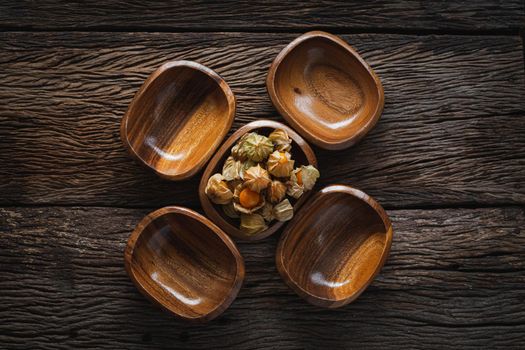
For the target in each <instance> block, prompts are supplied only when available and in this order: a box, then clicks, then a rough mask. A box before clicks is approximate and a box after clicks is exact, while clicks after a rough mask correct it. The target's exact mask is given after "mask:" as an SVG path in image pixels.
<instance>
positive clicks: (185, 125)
mask: <svg viewBox="0 0 525 350" xmlns="http://www.w3.org/2000/svg"><path fill="white" fill-rule="evenodd" d="M231 108H232V107H231V105H230V104H229V99H228V97H227V96H226V93H225V91H224V90H223V88H222V87H221V85H220V84H219V82H217V81H216V80H215V79H214V78H212V77H211V76H209V75H208V74H207V73H205V72H203V71H201V70H199V69H195V68H193V67H189V66H184V65H182V66H173V67H170V68H167V69H165V70H162V71H161V72H160V73H159V75H158V76H156V77H155V78H154V79H153V80H152V81H151V82H149V84H147V85H146V86H145V87H144V90H143V91H141V92H140V93H139V94H138V95H137V97H136V100H135V101H133V104H132V106H131V107H130V110H129V111H128V118H127V125H126V129H125V136H126V139H127V141H128V143H129V145H130V147H131V148H132V150H133V152H134V153H135V154H136V155H137V157H138V158H140V159H141V160H142V161H143V162H145V163H146V164H147V165H148V166H149V167H151V168H153V169H155V170H156V171H157V172H159V173H160V174H163V175H166V176H173V175H177V174H186V173H191V172H192V170H193V169H194V168H195V167H196V165H197V164H203V163H204V162H205V161H206V160H207V158H208V157H209V156H210V155H211V152H213V150H214V149H215V148H216V147H217V146H218V144H219V143H220V141H221V140H222V138H223V137H224V135H225V134H226V132H227V130H228V129H229V127H230V125H231V122H232V119H233V117H232V110H231ZM197 170H198V169H197Z"/></svg>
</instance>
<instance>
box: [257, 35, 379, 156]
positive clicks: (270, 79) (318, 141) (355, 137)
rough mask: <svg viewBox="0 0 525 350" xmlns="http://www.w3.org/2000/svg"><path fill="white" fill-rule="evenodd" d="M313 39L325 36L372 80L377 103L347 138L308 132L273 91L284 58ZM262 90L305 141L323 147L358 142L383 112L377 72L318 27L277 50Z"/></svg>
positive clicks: (330, 147) (347, 45)
mask: <svg viewBox="0 0 525 350" xmlns="http://www.w3.org/2000/svg"><path fill="white" fill-rule="evenodd" d="M315 38H323V39H327V40H329V41H331V42H332V43H334V44H336V45H338V46H340V47H342V48H343V49H344V50H346V51H347V52H348V53H349V54H350V55H352V56H353V57H354V58H356V59H357V61H358V62H359V63H360V64H361V65H362V66H363V68H365V70H366V71H367V72H368V74H369V75H370V76H371V78H372V79H373V80H374V82H375V86H376V88H377V93H378V103H377V105H376V109H375V111H374V113H373V114H372V115H371V116H369V117H368V121H367V122H366V123H365V125H364V126H363V127H361V129H359V130H358V131H357V132H355V133H353V134H351V135H349V136H347V137H343V138H340V139H338V140H327V139H323V138H320V137H318V136H317V135H313V134H311V133H310V131H308V130H307V129H306V128H304V127H303V126H302V125H301V120H300V119H301V117H296V116H294V115H292V113H289V112H288V110H287V108H286V107H285V106H284V104H283V103H282V102H281V98H280V97H279V94H278V93H277V89H276V87H275V75H276V73H277V69H278V68H279V66H280V65H281V63H282V61H283V60H284V58H285V57H286V56H287V55H288V54H289V53H290V52H292V51H293V50H294V49H295V48H296V47H298V46H299V45H301V44H302V43H304V42H306V41H308V40H311V39H315ZM266 89H267V91H268V94H269V95H270V99H271V100H272V103H273V105H274V106H275V108H276V109H277V110H278V111H279V113H280V114H281V115H282V116H283V117H284V119H286V121H287V122H288V123H289V124H290V125H291V126H292V127H293V128H294V129H295V130H297V131H298V132H299V133H300V134H301V135H303V136H304V137H305V138H306V139H307V140H308V141H310V142H312V143H313V144H315V145H317V146H319V147H321V148H324V149H327V150H342V149H346V148H348V147H350V146H353V145H354V144H356V143H357V142H359V141H360V140H361V139H362V138H363V137H364V136H365V135H366V134H367V133H368V132H369V131H370V130H372V128H373V127H374V126H375V125H376V124H377V122H378V121H379V118H380V117H381V114H382V113H383V109H384V105H385V93H384V90H383V85H382V83H381V80H380V79H379V77H378V76H377V74H376V73H375V72H374V70H373V69H372V68H371V67H370V65H368V63H366V61H365V60H364V59H363V58H362V57H361V56H360V55H359V54H358V53H357V51H356V50H355V49H354V48H353V47H352V46H350V45H349V44H348V43H347V42H346V41H344V40H343V39H341V38H340V37H338V36H336V35H333V34H330V33H327V32H323V31H318V30H315V31H310V32H307V33H305V34H302V35H301V36H299V37H297V38H296V39H294V40H293V41H292V42H290V43H289V44H288V45H286V47H284V48H283V49H282V50H281V52H279V54H278V55H277V57H275V59H274V60H273V62H272V64H271V66H270V69H269V71H268V75H267V76H266Z"/></svg>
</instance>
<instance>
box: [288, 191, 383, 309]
mask: <svg viewBox="0 0 525 350" xmlns="http://www.w3.org/2000/svg"><path fill="white" fill-rule="evenodd" d="M386 242H387V228H386V227H385V224H384V222H383V219H382V218H381V216H380V215H379V214H378V213H377V212H376V210H375V209H374V208H372V207H371V206H370V205H369V204H368V203H366V202H365V201H363V200H362V199H360V198H358V197H355V196H352V195H349V194H348V193H341V192H329V193H325V194H323V193H320V194H319V193H318V194H317V195H316V196H315V197H314V198H313V200H312V201H311V202H310V203H308V206H307V207H304V208H302V209H301V211H300V213H299V215H298V216H297V217H296V218H294V220H293V221H292V223H291V224H290V226H289V227H288V228H287V232H286V239H285V240H284V241H283V242H282V243H283V244H282V247H280V249H281V251H280V252H278V254H281V259H282V264H283V266H284V268H285V270H286V271H287V274H288V277H289V278H290V279H291V281H292V282H293V283H294V284H295V285H296V286H298V287H299V288H300V289H301V290H302V291H303V292H305V293H307V294H309V295H312V296H314V297H316V298H320V299H327V300H333V301H338V300H344V299H347V298H350V297H351V296H352V295H354V294H356V293H359V292H360V291H362V290H363V288H365V287H366V286H367V284H368V283H369V282H370V280H371V278H372V277H373V276H374V274H375V271H376V270H377V269H378V265H379V264H381V260H382V256H383V252H384V250H385V245H386Z"/></svg>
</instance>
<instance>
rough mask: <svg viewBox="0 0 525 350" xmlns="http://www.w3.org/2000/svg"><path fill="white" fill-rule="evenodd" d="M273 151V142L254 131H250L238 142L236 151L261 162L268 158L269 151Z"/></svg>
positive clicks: (242, 155)
mask: <svg viewBox="0 0 525 350" xmlns="http://www.w3.org/2000/svg"><path fill="white" fill-rule="evenodd" d="M272 152H273V143H272V141H270V139H268V138H267V137H266V136H263V135H259V134H257V133H256V132H251V133H249V134H248V136H247V137H246V138H245V139H244V140H243V141H242V143H240V146H239V150H238V151H237V153H238V154H239V155H240V156H241V157H244V156H246V157H247V158H248V159H251V160H253V161H254V162H261V161H263V160H265V159H266V158H268V156H269V155H270V153H272Z"/></svg>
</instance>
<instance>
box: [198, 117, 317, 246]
mask: <svg viewBox="0 0 525 350" xmlns="http://www.w3.org/2000/svg"><path fill="white" fill-rule="evenodd" d="M261 128H273V129H284V130H286V132H287V133H288V135H289V136H290V137H291V138H292V140H293V141H294V142H295V143H296V144H297V145H298V146H299V148H300V149H301V152H303V153H304V155H305V157H306V160H307V161H308V163H309V164H311V165H313V166H315V167H316V168H317V157H316V156H315V153H314V151H313V150H312V148H311V147H310V145H309V144H308V143H307V142H306V141H305V140H304V139H303V138H302V137H301V136H300V135H299V134H298V133H297V132H295V131H294V130H293V129H292V128H290V127H289V126H287V125H285V124H283V123H280V122H277V121H273V120H268V119H259V120H256V121H253V122H250V123H248V124H245V125H243V126H241V127H240V128H239V129H237V130H236V131H235V132H234V133H233V134H232V135H231V136H230V137H228V139H227V140H226V141H224V143H223V144H222V145H221V147H220V148H219V149H218V150H217V152H215V155H214V156H213V157H212V159H211V160H210V161H209V163H208V165H207V166H206V169H205V170H204V173H203V174H202V177H201V181H200V183H199V199H200V203H201V206H202V208H203V209H204V212H205V213H206V215H207V216H208V217H209V218H210V219H211V220H212V221H213V222H215V223H216V224H217V225H218V226H219V227H221V228H222V229H223V230H224V231H225V232H226V233H227V234H229V235H231V236H233V237H235V238H238V239H242V240H243V241H258V240H261V239H263V238H266V237H268V236H271V235H273V234H274V233H275V232H277V231H278V230H279V229H280V228H281V227H282V226H283V225H284V224H286V222H281V221H275V222H274V223H272V224H271V225H270V226H269V227H268V229H267V230H264V231H261V232H259V233H256V234H255V235H252V236H247V235H245V234H244V233H242V231H241V230H240V229H239V228H238V227H235V226H233V225H231V224H230V223H229V222H228V221H226V220H225V219H224V218H223V217H222V216H221V215H220V214H219V212H218V210H217V209H216V208H215V204H214V203H212V202H211V201H210V199H209V198H208V196H207V195H206V193H205V192H204V190H205V189H206V185H207V183H208V179H209V178H210V177H211V175H213V171H214V169H215V168H217V167H218V166H219V162H220V161H221V159H222V157H223V156H224V155H225V154H226V152H228V151H229V150H230V148H231V147H232V146H233V145H234V143H235V142H236V141H237V140H238V139H239V138H240V137H241V136H242V135H244V134H246V133H248V132H251V131H253V130H256V129H261ZM311 192H312V191H308V192H306V193H304V194H303V195H302V196H301V198H299V199H298V200H297V202H296V203H295V204H294V206H293V207H294V211H297V210H299V209H300V208H301V206H302V205H303V204H304V203H305V201H306V200H307V199H308V198H309V196H310V194H311Z"/></svg>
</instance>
